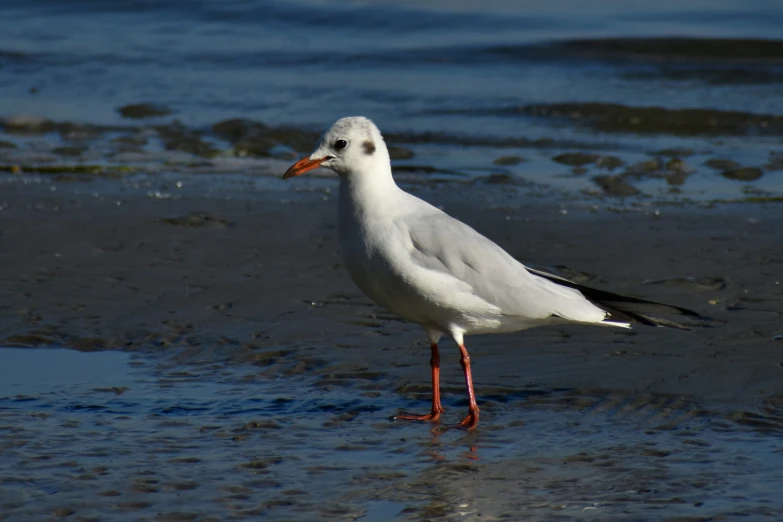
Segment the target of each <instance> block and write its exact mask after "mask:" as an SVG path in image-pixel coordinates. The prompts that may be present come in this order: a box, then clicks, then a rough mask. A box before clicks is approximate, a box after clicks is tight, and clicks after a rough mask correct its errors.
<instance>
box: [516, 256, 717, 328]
mask: <svg viewBox="0 0 783 522" xmlns="http://www.w3.org/2000/svg"><path fill="white" fill-rule="evenodd" d="M525 268H527V270H528V271H529V272H531V273H533V274H535V275H537V276H540V277H543V278H545V279H548V280H549V281H552V282H553V283H557V284H559V285H562V286H566V287H569V288H573V289H575V290H579V292H581V293H582V295H584V296H585V297H586V298H587V299H588V300H589V301H590V302H592V303H593V304H595V305H596V306H598V307H599V308H602V309H604V310H606V312H607V313H609V314H610V315H611V319H612V320H621V321H628V322H633V323H640V324H644V325H647V326H663V327H668V328H680V329H683V330H688V329H689V328H688V327H687V326H685V325H682V324H680V323H677V322H675V321H670V320H668V319H663V318H660V317H656V316H655V315H651V314H661V313H663V314H677V315H685V316H689V317H694V318H697V319H705V318H704V317H702V316H701V315H699V314H697V313H696V312H694V311H692V310H688V309H687V308H681V307H679V306H673V305H667V304H663V303H656V302H654V301H646V300H644V299H638V298H636V297H628V296H624V295H619V294H613V293H611V292H606V291H604V290H598V289H596V288H590V287H588V286H582V285H580V284H578V283H574V282H573V281H569V280H568V279H564V278H562V277H560V276H556V275H554V274H549V273H547V272H542V271H541V270H535V269H533V268H529V267H525Z"/></svg>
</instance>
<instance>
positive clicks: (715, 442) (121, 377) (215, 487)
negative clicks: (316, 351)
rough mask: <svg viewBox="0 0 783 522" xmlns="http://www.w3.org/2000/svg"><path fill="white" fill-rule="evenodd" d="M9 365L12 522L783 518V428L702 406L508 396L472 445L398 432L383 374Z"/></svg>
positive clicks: (104, 359)
mask: <svg viewBox="0 0 783 522" xmlns="http://www.w3.org/2000/svg"><path fill="white" fill-rule="evenodd" d="M0 368H2V369H3V370H2V372H3V374H2V379H1V380H0V382H2V388H0V430H2V431H3V433H4V436H3V439H2V440H3V442H2V452H0V471H1V472H2V473H0V474H1V475H2V477H3V478H2V483H3V487H2V488H0V509H2V512H3V514H4V520H29V519H31V518H41V517H44V516H52V515H55V516H64V515H67V514H72V515H75V516H76V517H77V518H80V519H93V518H102V517H105V516H112V517H129V518H139V517H144V518H146V517H154V518H156V519H160V520H196V519H198V520H205V519H214V520H223V519H236V518H243V517H244V518H248V517H249V518H253V517H261V516H263V517H264V519H265V520H278V519H279V520H283V519H285V520H313V519H319V520H379V521H382V520H427V519H432V518H445V519H452V518H453V519H460V520H473V519H481V520H496V519H511V520H516V519H519V517H523V518H531V517H532V518H535V519H551V518H552V517H568V518H580V519H588V520H606V519H619V520H623V519H625V520H627V519H628V518H629V517H631V518H658V519H660V518H673V517H686V518H684V519H687V517H694V518H699V519H701V518H706V517H710V516H712V517H725V518H726V519H733V518H738V517H746V516H752V517H754V518H755V519H760V518H765V517H766V518H769V519H773V520H774V519H778V518H779V517H780V516H781V515H783V500H781V498H780V495H779V488H778V487H777V485H778V484H780V482H781V480H783V471H782V470H783V454H781V451H780V442H781V433H783V432H781V430H780V429H779V428H772V429H762V430H759V429H754V428H753V427H749V426H747V425H743V424H738V423H736V422H732V421H731V420H730V417H731V416H730V415H729V416H728V417H726V416H724V415H719V414H716V413H714V412H709V411H706V410H702V409H699V408H697V407H696V406H694V405H693V404H691V403H689V401H688V400H687V398H683V397H665V396H643V395H634V394H617V393H611V392H601V391H592V392H588V391H576V390H528V391H524V392H521V393H520V392H517V393H509V392H508V390H507V391H506V393H498V394H488V395H486V396H485V397H484V398H483V399H482V403H483V405H482V407H483V412H484V416H485V421H486V422H485V423H484V425H483V426H482V427H481V428H480V429H479V430H477V431H476V432H473V433H466V432H464V431H461V430H447V431H438V430H435V431H431V430H430V429H429V428H428V427H427V426H426V425H421V424H416V423H399V422H393V421H389V420H388V419H387V416H388V415H389V414H390V413H393V412H394V411H397V409H405V408H420V407H422V403H420V402H417V401H410V400H406V399H404V398H403V397H402V396H399V395H395V394H393V393H389V392H387V391H385V390H384V389H385V388H386V387H387V385H386V384H385V383H384V377H383V375H382V374H377V376H372V375H369V374H366V375H364V376H362V375H361V374H358V375H357V376H356V378H345V377H343V378H340V377H339V375H338V374H335V369H334V368H329V367H324V368H318V369H315V370H314V371H312V372H310V375H309V376H299V377H293V378H292V377H287V378H284V379H283V378H270V376H269V375H268V374H265V373H264V372H262V371H259V370H258V368H253V367H247V366H233V365H232V366H227V365H224V364H216V363H214V362H208V361H202V362H200V363H199V362H198V361H195V360H191V361H188V360H183V359H182V357H171V356H166V357H155V358H152V357H149V356H143V355H139V354H137V355H129V354H127V353H123V352H90V353H81V352H76V351H70V350H64V349H45V348H42V349H18V348H3V349H0ZM30 375H33V376H34V377H29V376H30ZM462 402H463V401H452V400H450V399H447V401H446V403H445V405H446V407H447V409H449V410H450V411H451V412H454V411H458V410H460V409H462V408H463V407H464V404H462ZM768 428H769V427H768Z"/></svg>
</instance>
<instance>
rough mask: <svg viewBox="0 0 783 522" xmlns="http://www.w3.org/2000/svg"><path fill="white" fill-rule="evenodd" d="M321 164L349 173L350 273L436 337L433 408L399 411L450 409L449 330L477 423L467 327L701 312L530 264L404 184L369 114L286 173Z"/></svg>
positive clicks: (344, 204)
mask: <svg viewBox="0 0 783 522" xmlns="http://www.w3.org/2000/svg"><path fill="white" fill-rule="evenodd" d="M317 167H324V168H327V169H330V170H332V171H334V172H335V173H337V174H338V175H339V176H340V196H339V205H338V206H339V211H338V228H339V237H340V248H341V250H342V255H343V261H344V263H345V267H346V268H347V269H348V273H349V274H350V276H351V279H353V281H354V283H356V286H358V287H359V289H360V290H361V291H362V292H364V293H365V294H366V295H367V296H368V297H369V298H370V299H372V300H373V301H375V302H376V303H378V304H379V305H380V306H382V307H384V308H386V309H387V310H389V311H390V312H392V313H394V314H396V315H398V316H400V317H402V318H403V319H406V320H408V321H412V322H414V323H417V324H419V325H421V327H422V328H423V329H424V331H425V332H426V333H427V337H429V340H430V345H431V358H430V367H431V369H432V410H431V411H430V413H428V414H426V415H411V414H400V415H397V418H398V419H409V420H431V421H436V420H438V419H439V417H440V415H441V413H443V412H444V409H443V407H442V406H441V403H440V383H439V380H440V379H439V376H440V356H439V354H438V341H439V340H440V338H441V337H442V336H444V335H448V336H450V337H451V338H452V339H454V342H456V343H457V345H458V346H459V349H460V352H461V354H462V357H461V360H460V363H461V365H462V369H463V371H464V374H465V384H466V386H467V392H468V399H469V401H470V406H469V412H468V415H467V417H465V419H464V420H462V422H460V423H459V426H462V427H465V428H468V429H472V428H475V427H476V426H477V425H478V422H479V407H478V405H477V404H476V396H475V393H474V391H473V377H472V375H471V371H470V356H469V355H468V351H467V349H466V348H465V343H464V337H465V336H466V335H471V334H484V333H502V332H516V331H519V330H525V329H527V328H532V327H534V326H542V325H552V324H566V323H581V324H593V325H601V326H612V327H620V328H630V325H631V323H641V324H646V325H651V326H672V327H680V328H684V327H683V326H682V325H679V324H677V323H674V322H672V321H667V320H664V319H659V318H656V317H652V316H650V315H646V314H647V313H649V312H656V311H663V312H670V313H678V314H684V315H690V316H694V317H699V315H698V314H696V313H695V312H691V311H690V310H686V309H684V308H680V307H677V306H669V305H664V304H660V303H653V302H650V301H643V300H641V299H636V298H633V297H623V296H619V295H616V294H612V293H609V292H604V291H601V290H596V289H593V288H587V287H584V286H582V285H579V284H577V283H574V282H571V281H568V280H566V279H563V278H561V277H558V276H556V275H552V274H548V273H546V272H542V271H540V270H534V269H532V268H528V267H526V266H525V265H523V264H522V263H520V262H519V261H517V260H516V259H514V258H513V257H511V256H510V255H509V254H508V253H506V252H505V251H504V250H503V249H502V248H500V247H499V246H498V245H496V244H495V243H493V242H492V241H491V240H489V239H487V238H486V237H484V236H482V235H481V234H479V233H478V232H476V231H475V230H473V229H472V228H470V227H469V226H468V225H466V224H464V223H462V222H461V221H458V220H456V219H454V218H452V217H451V216H449V215H448V214H446V213H444V212H442V211H441V210H439V209H437V208H435V207H433V206H432V205H430V204H429V203H427V202H425V201H423V200H421V199H419V198H417V197H416V196H413V195H411V194H408V193H407V192H405V191H403V190H402V189H401V188H399V187H398V186H397V184H396V183H395V182H394V179H393V178H392V170H391V164H390V162H389V151H388V150H387V148H386V144H385V143H384V141H383V137H382V136H381V133H380V131H379V130H378V128H377V127H376V126H375V125H374V124H373V122H372V121H370V120H369V119H367V118H364V117H350V118H342V119H340V120H338V121H337V122H335V123H334V124H333V125H332V126H331V127H330V128H329V130H328V131H326V133H324V134H323V136H322V137H321V139H320V141H319V142H318V144H317V146H316V148H315V151H314V152H313V153H312V154H310V156H309V157H306V158H304V159H302V160H300V161H298V162H297V163H295V164H294V165H292V166H291V168H289V169H288V171H286V173H285V175H284V176H283V179H287V178H290V177H294V176H299V175H300V174H303V173H305V172H307V171H308V170H312V169H315V168H317Z"/></svg>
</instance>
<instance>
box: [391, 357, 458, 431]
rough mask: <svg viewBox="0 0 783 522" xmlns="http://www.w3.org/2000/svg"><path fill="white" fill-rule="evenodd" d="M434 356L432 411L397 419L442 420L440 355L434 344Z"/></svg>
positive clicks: (404, 415)
mask: <svg viewBox="0 0 783 522" xmlns="http://www.w3.org/2000/svg"><path fill="white" fill-rule="evenodd" d="M430 348H431V350H432V355H431V357H430V368H432V411H431V412H430V413H427V414H426V415H412V414H409V413H400V414H399V415H397V416H396V417H395V418H397V419H402V420H417V421H435V420H438V419H439V418H440V414H441V413H443V412H444V411H446V410H444V409H443V406H441V405H440V354H439V353H438V345H437V344H436V343H432V345H431V346H430Z"/></svg>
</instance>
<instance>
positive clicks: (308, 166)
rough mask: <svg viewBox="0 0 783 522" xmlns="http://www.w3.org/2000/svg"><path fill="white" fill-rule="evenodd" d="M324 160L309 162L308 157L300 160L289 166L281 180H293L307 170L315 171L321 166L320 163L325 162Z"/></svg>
mask: <svg viewBox="0 0 783 522" xmlns="http://www.w3.org/2000/svg"><path fill="white" fill-rule="evenodd" d="M325 160H326V158H321V159H314V160H311V159H310V158H308V157H305V158H302V159H300V160H299V161H297V162H296V163H294V164H293V165H291V168H289V169H288V170H286V171H285V174H283V179H288V178H293V177H294V176H301V175H302V174H304V173H305V172H307V171H308V170H313V169H317V168H318V167H320V166H321V163H322V162H323V161H325Z"/></svg>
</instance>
